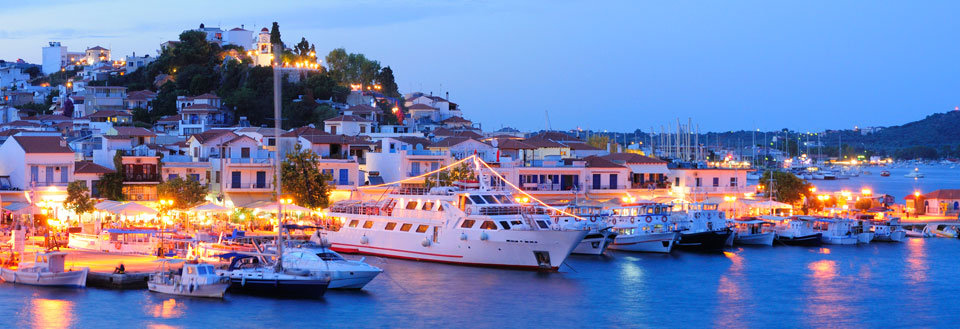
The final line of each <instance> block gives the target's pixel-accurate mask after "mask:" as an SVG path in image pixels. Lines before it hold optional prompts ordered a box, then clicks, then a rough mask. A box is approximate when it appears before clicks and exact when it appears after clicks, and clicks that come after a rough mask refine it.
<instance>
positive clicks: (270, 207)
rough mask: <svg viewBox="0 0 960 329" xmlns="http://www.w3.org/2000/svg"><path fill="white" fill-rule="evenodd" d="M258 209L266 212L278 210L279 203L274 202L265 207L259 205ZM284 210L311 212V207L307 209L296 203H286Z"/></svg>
mask: <svg viewBox="0 0 960 329" xmlns="http://www.w3.org/2000/svg"><path fill="white" fill-rule="evenodd" d="M257 209H260V211H266V212H277V203H276V202H274V203H271V204H269V205H266V206H263V207H257ZM283 211H284V212H289V211H300V212H310V209H307V208H304V207H301V206H298V205H295V204H285V205H283Z"/></svg>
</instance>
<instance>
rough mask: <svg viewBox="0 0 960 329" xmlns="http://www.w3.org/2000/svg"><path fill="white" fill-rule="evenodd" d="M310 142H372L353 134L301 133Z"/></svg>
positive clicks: (353, 143)
mask: <svg viewBox="0 0 960 329" xmlns="http://www.w3.org/2000/svg"><path fill="white" fill-rule="evenodd" d="M300 137H302V138H303V139H306V140H307V141H308V142H310V143H311V144H350V145H372V144H373V142H371V141H369V140H367V139H365V138H362V137H355V136H346V135H330V134H327V135H303V136H300Z"/></svg>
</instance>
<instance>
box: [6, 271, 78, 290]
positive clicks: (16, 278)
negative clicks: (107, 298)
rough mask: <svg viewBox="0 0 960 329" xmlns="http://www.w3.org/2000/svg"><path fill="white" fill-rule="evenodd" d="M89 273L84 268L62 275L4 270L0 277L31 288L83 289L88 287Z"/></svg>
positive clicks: (61, 273)
mask: <svg viewBox="0 0 960 329" xmlns="http://www.w3.org/2000/svg"><path fill="white" fill-rule="evenodd" d="M89 271H90V269H89V268H83V269H82V270H79V271H69V272H60V273H51V272H17V271H16V270H12V269H8V268H4V269H0V277H2V278H3V281H6V282H10V283H19V284H26V285H31V286H50V287H79V288H83V287H86V286H87V273H88V272H89Z"/></svg>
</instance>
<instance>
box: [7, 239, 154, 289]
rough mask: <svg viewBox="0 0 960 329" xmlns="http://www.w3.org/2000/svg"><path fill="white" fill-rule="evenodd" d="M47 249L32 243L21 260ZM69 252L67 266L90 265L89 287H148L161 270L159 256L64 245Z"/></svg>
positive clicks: (64, 249)
mask: <svg viewBox="0 0 960 329" xmlns="http://www.w3.org/2000/svg"><path fill="white" fill-rule="evenodd" d="M38 251H39V252H43V251H44V250H43V249H41V248H39V247H36V246H28V247H27V249H26V251H25V255H24V257H23V258H21V261H32V257H33V253H35V252H38ZM60 251H61V252H65V253H67V254H68V255H67V262H66V268H82V267H88V268H90V273H89V274H88V275H87V286H88V287H97V288H107V289H146V288H147V281H148V280H150V274H151V273H153V271H155V270H156V269H157V263H155V262H154V261H155V260H156V259H157V257H155V256H146V255H134V254H118V253H110V252H98V251H87V250H75V249H70V248H60ZM121 263H122V264H123V266H124V273H123V274H114V273H113V272H114V270H115V269H116V267H117V266H119V265H120V264H121Z"/></svg>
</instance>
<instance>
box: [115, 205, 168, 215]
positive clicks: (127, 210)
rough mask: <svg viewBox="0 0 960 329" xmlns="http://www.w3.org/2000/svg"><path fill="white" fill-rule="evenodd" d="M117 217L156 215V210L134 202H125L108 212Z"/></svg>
mask: <svg viewBox="0 0 960 329" xmlns="http://www.w3.org/2000/svg"><path fill="white" fill-rule="evenodd" d="M108 211H110V212H112V213H115V214H117V215H124V216H136V215H144V214H145V215H156V214H157V210H156V209H153V208H150V207H147V206H144V205H142V204H139V203H136V202H127V203H125V204H123V205H121V206H118V207H115V208H113V209H110V210H108Z"/></svg>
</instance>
